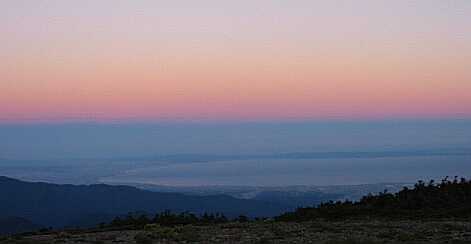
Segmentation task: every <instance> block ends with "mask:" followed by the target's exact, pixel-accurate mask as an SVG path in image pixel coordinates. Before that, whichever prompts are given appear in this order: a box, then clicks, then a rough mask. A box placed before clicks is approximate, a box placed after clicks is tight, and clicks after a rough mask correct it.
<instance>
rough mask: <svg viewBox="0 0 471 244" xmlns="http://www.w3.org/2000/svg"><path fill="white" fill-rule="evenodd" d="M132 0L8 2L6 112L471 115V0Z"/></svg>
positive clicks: (35, 115)
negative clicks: (372, 1)
mask: <svg viewBox="0 0 471 244" xmlns="http://www.w3.org/2000/svg"><path fill="white" fill-rule="evenodd" d="M143 2H145V3H146V4H147V5H149V6H150V5H152V4H153V3H152V2H147V1H143ZM203 2H205V3H207V4H209V3H211V4H215V2H213V1H203ZM347 2H348V1H347ZM458 3H459V4H458ZM121 4H122V5H126V6H125V7H124V8H120V9H118V10H119V11H123V13H124V14H125V15H124V17H120V16H114V15H112V14H111V13H108V12H103V11H105V9H104V6H101V7H103V9H101V8H100V6H96V9H95V12H96V13H95V14H96V16H95V15H92V16H88V15H87V14H86V13H87V12H86V11H85V10H84V9H80V8H79V9H78V10H77V12H74V11H72V10H73V8H74V6H68V5H67V4H65V3H60V1H58V2H55V1H51V3H50V5H51V6H42V7H43V8H44V9H39V10H38V13H35V14H34V15H32V16H23V17H22V16H21V15H20V11H19V10H25V9H27V10H29V8H32V7H34V6H29V7H25V6H19V5H18V6H17V5H16V4H15V1H5V3H2V4H0V7H1V5H5V6H3V7H4V8H0V9H4V10H0V11H6V10H5V9H10V10H11V9H14V10H16V11H17V12H16V14H12V13H11V12H10V13H9V14H8V15H7V14H5V17H1V18H2V19H3V18H5V21H2V22H3V24H0V30H2V35H4V36H3V37H2V39H3V40H5V42H4V43H2V44H0V52H1V53H2V54H0V55H1V56H0V57H1V59H0V122H5V121H6V122H9V121H35V120H47V121H49V120H50V121H62V120H97V121H107V120H161V119H170V120H172V119H176V120H180V119H183V120H193V119H194V120H272V119H273V120H285V119H288V120H291V119H293V120H296V119H332V118H334V119H335V118H342V119H357V118H359V119H362V118H398V117H414V118H415V117H417V118H422V117H469V116H471V71H470V67H471V44H470V43H471V33H470V31H469V30H468V29H467V28H466V24H464V23H462V22H463V20H464V19H466V18H469V16H471V4H469V2H465V1H463V2H461V1H457V4H456V6H445V7H447V8H448V9H445V13H436V12H433V13H429V12H424V13H422V14H423V16H421V18H423V19H425V20H428V21H429V22H431V23H434V27H433V28H432V27H431V26H429V25H424V26H422V25H423V23H422V21H423V20H422V19H420V18H418V17H417V16H414V15H413V14H412V10H414V9H410V8H414V7H420V6H409V5H407V4H402V5H400V4H399V5H398V6H394V7H395V8H397V10H400V9H401V10H404V9H405V10H409V11H411V15H410V16H406V17H403V18H405V19H400V21H408V22H409V23H410V25H409V26H403V25H404V23H396V22H397V20H398V19H396V17H394V16H389V17H388V16H382V15H380V14H372V16H370V19H363V18H361V17H358V16H361V13H364V12H365V10H358V9H353V8H354V7H353V2H352V6H350V5H348V4H347V5H348V6H346V7H351V8H352V9H351V11H350V12H348V11H347V10H348V9H347V10H343V11H346V13H344V14H343V15H341V14H342V13H337V12H335V11H339V10H336V7H337V6H324V8H327V9H330V11H333V12H332V14H333V15H334V14H338V15H341V16H333V17H331V16H323V17H322V16H316V15H312V16H311V15H310V13H309V12H306V11H302V10H300V9H294V10H290V11H288V12H287V13H285V14H286V16H283V18H284V21H281V20H279V19H278V17H277V14H280V12H278V11H279V10H278V9H277V8H275V6H272V7H273V9H270V5H269V6H268V7H267V8H268V10H263V11H262V13H261V14H259V13H245V12H243V11H242V10H243V9H244V8H246V7H248V6H249V2H245V1H242V3H240V4H239V5H237V6H233V7H234V8H236V10H234V11H235V12H234V13H232V15H229V17H227V16H223V15H220V14H218V11H216V10H214V9H211V8H209V7H208V9H195V10H191V9H186V11H185V13H187V14H188V13H190V14H198V16H191V15H185V16H180V15H183V14H182V13H179V12H178V11H175V13H174V16H173V15H171V13H172V12H171V13H167V12H165V13H166V14H168V16H159V15H158V14H154V13H153V12H151V11H150V10H149V12H145V11H144V10H142V11H137V10H136V9H133V7H136V8H138V7H143V6H139V4H136V6H135V5H133V4H131V3H126V4H125V3H121ZM141 4H143V3H141ZM221 4H222V3H219V5H221ZM304 4H306V5H308V6H306V7H313V8H314V7H315V6H311V5H310V4H308V3H304ZM434 4H438V5H439V3H438V2H435V3H434ZM24 5H26V4H24ZM31 5H34V4H31ZM52 5H54V6H52ZM203 5H204V4H203ZM385 5H386V4H385ZM403 5H404V6H403ZM152 6H153V5H152ZM8 7H9V8H8ZM47 7H55V8H52V10H50V11H48V10H47V9H48V8H47ZM173 7H175V6H173ZM278 7H279V6H278ZM373 7H374V6H373ZM373 7H372V8H373ZM441 7H444V6H441ZM376 8H378V9H375V11H377V12H381V11H385V13H386V10H385V9H382V8H381V9H379V8H380V7H378V6H376ZM237 9H239V10H240V11H241V12H240V13H239V12H237ZM334 10H335V11H334ZM416 10H417V9H416ZM41 11H42V12H41ZM155 11H157V10H155ZM192 11H194V12H192ZM340 11H342V10H340ZM355 11H357V12H358V13H357V14H358V16H356V15H352V16H348V15H347V14H352V13H355ZM362 11H363V12H362ZM423 11H426V10H423ZM72 12H73V13H74V14H71V13H72ZM68 13H69V14H71V16H69V15H68ZM242 13H244V14H245V15H244V14H242ZM466 13H469V15H467V14H466ZM103 14H104V15H105V16H104V17H103V16H101V15H103ZM162 14H163V13H162ZM420 14H421V13H420V12H419V15H420ZM447 14H448V15H453V14H455V15H457V16H454V19H452V20H450V18H448V17H449V16H447ZM108 15H109V16H108ZM2 16H4V15H3V14H2ZM188 16H190V17H191V18H190V17H188ZM466 16H468V17H466ZM397 18H401V16H398V17H397ZM323 21H326V22H328V23H329V26H325V25H323ZM329 21H330V22H329ZM370 21H372V22H370ZM374 21H376V22H379V23H378V24H377V26H376V25H375V24H376V23H373V22H374ZM447 21H450V22H449V23H448V22H447ZM451 21H455V22H456V23H461V25H458V26H456V25H452V24H453V23H455V22H451ZM252 23H254V24H252ZM305 23H309V24H310V26H306V25H303V24H305ZM468 23H469V22H468ZM152 24H154V25H152ZM383 28H389V30H383Z"/></svg>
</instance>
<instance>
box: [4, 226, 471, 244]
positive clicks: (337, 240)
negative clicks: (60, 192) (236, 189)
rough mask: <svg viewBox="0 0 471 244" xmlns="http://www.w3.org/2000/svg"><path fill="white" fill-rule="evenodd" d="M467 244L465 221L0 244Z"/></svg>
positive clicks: (189, 230)
mask: <svg viewBox="0 0 471 244" xmlns="http://www.w3.org/2000/svg"><path fill="white" fill-rule="evenodd" d="M52 243H62V244H97V243H101V244H116V243H121V244H157V243H161V244H167V243H168V244H176V243H182V244H184V243H186V244H188V243H220V244H226V243H232V244H237V243H240V244H248V243H254V244H258V243H260V244H261V243H278V244H292V243H303V244H304V243H315V244H397V243H407V244H439V243H440V244H441V243H449V244H465V243H471V223H470V222H463V221H446V220H440V221H414V220H406V221H384V220H381V221H378V220H356V221H309V222H301V223H297V222H266V221H258V222H248V223H237V222H231V223H225V224H215V225H187V226H175V227H164V226H151V227H149V228H143V229H129V230H107V231H93V232H90V231H88V232H87V231H83V232H80V231H75V232H54V233H42V234H37V235H23V236H16V237H4V238H3V240H2V237H0V244H52Z"/></svg>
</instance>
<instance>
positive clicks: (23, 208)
mask: <svg viewBox="0 0 471 244" xmlns="http://www.w3.org/2000/svg"><path fill="white" fill-rule="evenodd" d="M164 210H170V211H174V212H183V211H190V212H193V213H196V214H198V213H203V212H210V213H216V212H219V213H224V214H225V215H226V216H229V217H231V216H232V217H233V216H237V215H240V214H244V215H248V216H254V217H255V216H274V215H277V214H280V213H281V212H283V211H284V210H286V206H283V205H280V204H276V203H269V202H264V201H257V200H247V199H236V198H234V197H231V196H227V195H213V196H190V195H185V194H181V193H163V192H151V191H146V190H141V189H137V188H135V187H131V186H110V185H104V184H101V185H58V184H49V183H36V182H25V181H20V180H16V179H12V178H7V177H2V176H0V219H4V220H5V221H6V220H8V219H9V221H8V222H0V232H2V231H3V232H8V231H11V230H9V229H8V228H10V227H11V224H7V223H9V222H12V220H18V221H13V222H18V223H20V222H21V221H19V220H20V219H22V220H24V221H23V224H24V225H26V226H29V227H32V226H42V227H49V226H52V227H65V226H71V227H76V226H94V225H97V224H98V223H100V222H107V221H110V220H111V219H112V218H114V217H116V216H120V215H124V214H127V213H129V212H144V213H149V214H154V213H157V212H162V211H164ZM13 217H14V218H13ZM2 223H3V224H2ZM33 223H34V224H33ZM20 226H21V225H20ZM25 229H28V228H25Z"/></svg>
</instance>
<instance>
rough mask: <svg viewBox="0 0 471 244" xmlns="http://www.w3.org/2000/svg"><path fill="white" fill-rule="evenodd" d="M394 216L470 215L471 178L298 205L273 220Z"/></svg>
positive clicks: (424, 217)
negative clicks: (317, 203)
mask: <svg viewBox="0 0 471 244" xmlns="http://www.w3.org/2000/svg"><path fill="white" fill-rule="evenodd" d="M346 218H388V219H391V218H394V219H397V218H399V219H439V218H460V219H463V218H466V219H469V218H471V181H469V180H466V179H464V178H461V179H458V178H457V177H455V178H454V179H453V180H449V179H448V178H445V179H443V180H442V181H441V182H440V183H438V184H436V183H435V182H434V181H430V182H429V183H425V182H423V181H419V182H418V183H416V184H415V186H414V188H412V189H408V188H407V187H405V188H404V189H403V190H401V191H399V192H397V193H388V192H386V191H385V192H382V193H379V194H377V195H373V194H369V195H367V196H364V197H363V198H362V199H361V200H360V201H358V202H352V201H348V200H347V201H343V202H342V201H338V202H332V201H330V202H327V203H322V204H320V205H319V206H315V207H307V208H298V209H297V210H296V211H294V212H291V213H285V214H283V215H281V216H278V217H277V218H276V219H277V220H281V221H307V220H315V219H330V220H332V219H346Z"/></svg>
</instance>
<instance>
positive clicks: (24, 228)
mask: <svg viewBox="0 0 471 244" xmlns="http://www.w3.org/2000/svg"><path fill="white" fill-rule="evenodd" d="M39 228H41V226H39V225H36V224H33V223H31V221H29V220H27V219H24V218H18V217H2V218H0V235H5V234H13V233H21V232H28V231H34V230H38V229H39Z"/></svg>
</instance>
